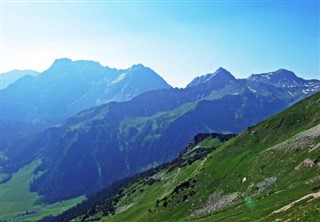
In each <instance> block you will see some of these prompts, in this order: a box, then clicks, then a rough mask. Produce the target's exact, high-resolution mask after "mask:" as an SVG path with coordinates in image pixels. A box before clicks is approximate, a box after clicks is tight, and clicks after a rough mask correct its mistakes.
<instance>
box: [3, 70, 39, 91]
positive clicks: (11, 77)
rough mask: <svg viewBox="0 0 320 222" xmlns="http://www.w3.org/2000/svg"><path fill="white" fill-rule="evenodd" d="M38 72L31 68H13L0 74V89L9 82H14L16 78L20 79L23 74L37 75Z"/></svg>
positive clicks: (5, 86)
mask: <svg viewBox="0 0 320 222" xmlns="http://www.w3.org/2000/svg"><path fill="white" fill-rule="evenodd" d="M38 74H39V72H36V71H33V70H13V71H10V72H6V73H2V74H0V78H1V81H2V84H1V85H0V90H1V89H5V88H7V87H8V86H9V85H10V84H11V83H13V82H15V81H16V80H18V79H20V78H21V77H23V76H26V75H29V76H37V75H38Z"/></svg>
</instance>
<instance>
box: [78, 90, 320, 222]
mask: <svg viewBox="0 0 320 222" xmlns="http://www.w3.org/2000/svg"><path fill="white" fill-rule="evenodd" d="M318 124H320V94H319V93H318V94H316V95H314V96H312V97H311V98H309V99H306V100H303V101H301V102H299V103H298V104H296V105H294V106H293V107H291V108H289V109H288V110H286V111H284V112H282V113H280V114H278V115H276V116H273V117H271V118H269V119H267V120H266V121H263V122H262V123H260V124H258V125H256V126H255V127H252V128H249V129H248V130H246V131H244V132H243V133H241V134H240V135H239V136H238V137H236V138H234V139H232V140H230V141H228V142H226V143H225V144H224V145H222V146H221V147H219V148H218V149H217V150H215V151H213V152H212V153H210V154H209V155H208V156H206V157H204V158H202V159H200V160H198V161H196V162H195V163H193V164H192V165H189V166H186V167H183V168H178V169H175V170H173V171H169V170H168V169H165V170H163V171H162V172H158V173H159V174H161V175H162V176H161V178H162V179H161V180H160V181H159V182H156V183H154V184H152V185H145V184H143V181H144V180H142V181H141V182H138V183H136V184H133V185H131V186H130V187H128V188H127V189H126V191H125V193H126V195H125V197H124V198H122V199H121V200H120V202H119V204H118V206H117V208H118V212H117V213H116V214H115V215H113V216H108V217H105V218H103V221H113V222H115V221H189V220H190V221H194V220H196V221H256V220H261V221H268V220H270V221H273V220H275V219H279V220H283V219H287V218H291V219H292V218H298V217H303V219H304V220H305V221H307V220H309V221H315V218H316V217H319V216H320V214H319V206H320V203H319V202H320V201H319V199H316V200H313V201H309V202H307V201H304V202H301V203H299V204H297V205H295V206H294V207H292V208H291V209H289V210H287V211H285V212H283V213H279V214H272V212H273V211H275V210H277V209H279V208H281V207H283V206H285V205H287V204H289V203H291V202H292V201H294V200H297V199H299V198H301V197H303V196H305V195H307V194H309V193H312V192H319V189H320V178H319V177H318V178H317V176H318V175H320V167H319V163H318V164H316V165H315V166H313V167H311V168H305V169H302V170H295V167H296V166H297V165H299V164H300V163H301V162H303V161H304V160H305V159H306V158H310V159H316V160H317V161H318V162H319V161H320V149H319V145H318V149H315V150H313V151H310V150H311V149H312V148H313V147H316V146H317V144H319V142H320V137H319V136H316V137H312V136H310V135H309V136H306V135H305V132H304V131H306V130H308V129H311V128H312V129H311V130H310V131H309V134H310V133H312V132H313V133H314V132H317V130H318V131H319V128H313V127H315V126H317V125H318ZM212 143H213V144H214V143H215V141H212ZM207 144H210V141H205V144H203V145H207ZM272 177H275V178H276V182H275V183H274V184H272V185H270V186H269V187H267V188H266V189H265V190H264V191H261V192H257V190H258V183H260V182H262V181H264V180H265V179H267V178H272ZM244 178H245V181H244ZM185 181H189V186H187V187H184V188H181V189H179V190H178V192H173V190H174V189H175V188H176V190H177V188H179V186H178V185H179V184H181V183H183V182H185ZM243 181H244V182H243ZM180 187H181V186H180ZM132 190H135V192H132ZM214 192H221V193H222V195H225V194H232V193H235V192H237V193H238V196H237V198H236V199H235V201H233V203H232V204H231V205H228V206H227V207H224V208H222V209H220V210H218V211H217V212H215V213H209V214H206V213H204V214H200V215H198V216H193V217H192V216H191V215H192V214H194V213H195V212H197V210H199V209H202V208H203V207H204V206H205V204H206V203H207V201H208V197H209V196H210V195H212V194H213V193H214ZM157 203H158V204H157ZM100 216H101V215H99V214H97V215H96V216H95V217H93V218H92V219H93V220H94V219H96V220H100ZM79 219H80V218H78V219H77V220H79Z"/></svg>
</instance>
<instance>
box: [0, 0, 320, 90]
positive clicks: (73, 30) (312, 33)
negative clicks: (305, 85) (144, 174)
mask: <svg viewBox="0 0 320 222" xmlns="http://www.w3.org/2000/svg"><path fill="white" fill-rule="evenodd" d="M319 4H320V3H319V1H309V2H308V1H263V2H262V1H260V2H259V1H243V2H240V1H205V2H199V1H174V2H172V1H170V2H166V1H157V2H155V1H135V2H130V1H122V2H121V1H120V2H116V1H100V2H99V1H95V2H90V1H87V2H83V1H82V2H79V1H69V2H66V1H54V2H50V1H4V0H2V2H1V8H2V14H1V18H2V23H1V30H2V33H1V34H2V58H1V63H2V64H1V72H5V71H9V70H12V69H34V70H37V71H43V70H45V69H47V68H48V67H49V66H50V65H51V63H52V62H53V61H54V60H55V59H56V58H61V57H68V58H71V59H73V60H76V59H87V60H96V61H99V62H100V63H101V64H102V65H108V66H110V67H116V68H128V67H130V66H131V65H133V64H136V63H142V64H144V65H145V66H148V67H151V68H152V69H154V70H155V71H156V72H158V73H159V74H160V75H161V76H162V77H163V78H165V79H166V80H167V81H168V83H170V84H172V85H173V86H179V87H182V86H185V85H186V84H187V83H188V82H190V81H191V80H192V79H193V78H194V77H195V76H197V75H202V74H205V73H210V72H213V71H215V70H216V69H217V68H218V67H220V66H221V67H224V68H226V69H228V70H229V71H230V72H231V73H233V74H234V75H235V76H236V77H247V76H249V75H250V74H251V73H261V72H267V71H274V70H276V69H279V68H286V69H290V70H292V71H294V72H295V73H296V74H298V75H299V76H302V77H304V78H307V79H309V78H317V79H319V78H320V67H319V65H320V62H319V61H320V59H319V54H320V46H319V41H320V40H319V39H320V34H319V32H320V27H319V20H320V19H319V8H320V5H319Z"/></svg>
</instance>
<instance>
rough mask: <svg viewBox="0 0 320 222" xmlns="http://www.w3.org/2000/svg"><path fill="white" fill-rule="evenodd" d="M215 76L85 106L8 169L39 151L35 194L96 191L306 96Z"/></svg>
mask: <svg viewBox="0 0 320 222" xmlns="http://www.w3.org/2000/svg"><path fill="white" fill-rule="evenodd" d="M212 75H213V78H211V79H210V80H208V81H204V82H203V83H199V84H195V85H194V86H190V87H187V88H186V89H165V90H156V91H151V92H148V93H144V94H142V95H141V96H137V97H135V98H133V99H132V100H131V101H127V102H122V103H114V102H113V103H108V104H106V105H102V106H98V107H96V108H93V109H89V110H85V111H83V112H80V113H79V114H77V115H75V116H73V117H72V118H69V119H67V120H66V121H65V122H64V123H63V124H62V125H61V126H59V127H53V128H49V129H47V130H45V131H44V132H42V133H41V134H39V135H38V136H37V137H36V138H35V139H33V140H32V142H25V143H21V142H20V143H19V144H17V145H14V146H12V144H11V146H12V147H14V148H11V150H17V151H19V152H15V155H12V156H10V157H9V158H8V159H7V161H5V164H4V169H3V172H6V173H10V172H13V171H15V170H16V169H18V168H19V167H21V166H22V165H23V164H26V163H28V162H30V161H31V160H33V159H34V158H37V157H39V156H41V157H42V160H43V161H42V163H41V165H40V166H39V167H38V168H37V169H36V171H35V173H39V175H40V176H39V177H36V178H35V180H34V181H33V182H32V186H31V188H32V191H37V192H38V193H39V194H41V195H44V200H46V201H48V202H54V201H58V200H61V199H68V198H71V197H76V196H79V195H82V194H91V193H94V192H96V191H97V190H99V189H101V188H102V187H104V186H106V185H108V184H111V183H112V182H114V181H116V180H119V179H121V178H124V177H126V176H130V175H132V174H135V173H137V172H140V171H142V170H144V169H147V168H150V167H152V166H156V165H159V164H161V163H164V162H167V161H170V160H172V159H174V158H175V157H177V155H178V154H179V153H180V152H181V150H182V149H183V147H184V146H185V145H186V144H187V142H188V141H189V140H190V139H191V138H192V137H193V135H195V134H197V133H199V132H204V133H207V132H220V133H230V132H232V133H237V132H240V131H241V130H243V129H245V128H246V127H248V126H251V125H254V124H256V123H258V122H260V121H261V120H263V119H265V118H267V117H268V116H270V115H273V114H275V113H277V112H279V111H281V110H283V109H285V108H286V107H287V106H289V105H290V104H291V103H293V102H295V101H297V100H298V99H300V98H301V96H303V95H305V94H304V93H303V92H302V90H303V89H301V94H297V95H295V96H290V97H287V96H286V95H287V94H288V92H287V90H286V89H283V88H281V87H277V86H276V85H274V84H269V83H261V86H264V88H263V91H262V92H261V93H260V92H255V91H253V90H252V89H251V86H250V87H249V86H248V84H249V83H248V81H243V80H237V79H235V78H234V77H233V78H232V77H230V75H231V74H230V73H229V72H227V71H226V70H224V69H219V70H217V72H216V73H215V74H212ZM217 76H218V77H219V81H217V84H215V81H214V78H215V77H217ZM316 83H317V84H318V85H316V87H318V86H319V81H318V82H316ZM303 87H306V86H303ZM311 89H312V90H314V91H315V90H318V88H311ZM311 89H310V91H309V93H310V94H311V93H312V92H314V91H312V90H311ZM297 92H298V90H297ZM114 168H116V169H117V171H115V170H114ZM71 178H72V179H71Z"/></svg>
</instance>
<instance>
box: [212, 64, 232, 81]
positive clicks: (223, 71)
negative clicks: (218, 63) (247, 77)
mask: <svg viewBox="0 0 320 222" xmlns="http://www.w3.org/2000/svg"><path fill="white" fill-rule="evenodd" d="M213 75H214V76H224V77H227V78H229V79H235V77H234V76H233V75H232V74H231V73H230V72H229V71H228V70H226V69H224V68H222V67H219V68H218V69H217V70H216V71H215V72H214V73H213Z"/></svg>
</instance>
